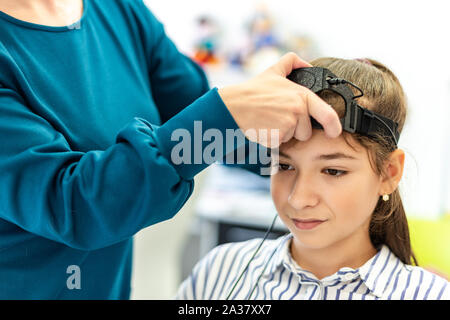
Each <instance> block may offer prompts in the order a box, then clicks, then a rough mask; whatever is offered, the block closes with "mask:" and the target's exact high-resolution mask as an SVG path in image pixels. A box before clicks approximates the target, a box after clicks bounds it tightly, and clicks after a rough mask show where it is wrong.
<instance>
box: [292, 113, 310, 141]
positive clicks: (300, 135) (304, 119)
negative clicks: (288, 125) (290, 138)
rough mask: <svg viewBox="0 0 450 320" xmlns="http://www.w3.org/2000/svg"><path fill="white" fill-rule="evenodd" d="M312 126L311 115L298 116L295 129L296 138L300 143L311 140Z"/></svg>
mask: <svg viewBox="0 0 450 320" xmlns="http://www.w3.org/2000/svg"><path fill="white" fill-rule="evenodd" d="M311 135H312V126H311V120H310V118H309V114H308V113H306V114H301V115H299V116H298V122H297V127H296V128H295V133H294V137H295V138H296V139H297V140H300V141H306V140H308V139H309V138H311Z"/></svg>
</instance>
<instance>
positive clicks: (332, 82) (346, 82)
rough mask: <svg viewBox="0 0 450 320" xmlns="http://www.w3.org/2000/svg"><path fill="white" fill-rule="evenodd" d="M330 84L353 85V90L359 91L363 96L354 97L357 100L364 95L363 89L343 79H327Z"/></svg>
mask: <svg viewBox="0 0 450 320" xmlns="http://www.w3.org/2000/svg"><path fill="white" fill-rule="evenodd" d="M327 81H328V83H329V84H349V85H351V86H352V87H353V88H355V89H356V90H358V91H359V92H360V93H361V94H360V95H359V96H354V97H353V99H357V98H361V97H362V96H363V95H364V92H363V91H362V89H361V88H360V87H358V86H357V85H356V84H354V83H352V82H350V81H348V80H345V79H342V78H330V79H327Z"/></svg>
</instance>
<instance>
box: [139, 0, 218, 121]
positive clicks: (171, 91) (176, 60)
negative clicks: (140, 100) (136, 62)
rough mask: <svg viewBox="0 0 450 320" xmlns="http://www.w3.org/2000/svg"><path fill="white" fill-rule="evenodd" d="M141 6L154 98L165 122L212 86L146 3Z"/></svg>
mask: <svg viewBox="0 0 450 320" xmlns="http://www.w3.org/2000/svg"><path fill="white" fill-rule="evenodd" d="M138 3H139V4H140V5H141V8H140V10H139V11H140V12H139V14H140V16H141V19H140V20H141V26H142V29H143V31H142V34H143V38H144V39H143V42H144V46H145V51H146V55H147V59H148V68H149V77H150V83H151V89H152V95H153V99H154V101H155V103H156V105H157V107H158V110H159V113H160V116H161V121H162V122H163V123H164V122H166V121H167V120H168V119H170V118H172V117H173V116H174V115H175V114H177V113H178V112H180V111H181V110H182V109H184V108H185V107H186V106H188V105H189V104H190V103H192V102H193V101H194V100H196V99H197V98H198V97H199V96H201V95H203V94H204V93H205V92H207V91H208V90H209V89H210V86H209V83H208V79H207V77H206V75H205V72H204V71H203V69H202V68H201V67H200V66H199V65H198V64H196V63H195V62H194V61H192V60H191V59H190V58H189V57H187V56H186V55H185V54H183V53H181V52H180V51H179V50H178V48H177V47H176V45H175V44H174V43H173V41H172V40H171V39H170V38H169V37H168V36H167V34H166V32H165V28H164V25H163V24H162V23H161V22H160V21H159V20H158V19H157V18H156V17H155V16H154V15H153V13H152V12H151V11H150V10H149V9H148V8H147V7H146V5H145V4H144V2H143V1H142V0H139V1H138Z"/></svg>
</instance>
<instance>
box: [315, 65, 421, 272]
mask: <svg viewBox="0 0 450 320" xmlns="http://www.w3.org/2000/svg"><path fill="white" fill-rule="evenodd" d="M311 64H312V65H313V66H316V67H323V68H327V69H329V70H330V71H331V72H333V73H334V74H335V75H336V76H338V77H341V78H344V79H346V80H348V81H350V82H352V83H354V84H355V85H357V86H358V87H360V88H361V89H362V91H363V92H364V96H363V97H361V98H358V99H357V102H358V104H359V105H361V106H363V107H365V108H367V109H370V110H372V111H374V112H377V113H379V114H381V115H383V116H385V117H387V118H389V119H392V120H394V121H395V122H397V123H398V124H399V126H398V130H399V132H400V133H401V131H402V129H403V125H404V123H405V119H406V114H407V101H406V97H405V94H404V92H403V88H402V86H401V84H400V82H399V80H398V79H397V77H396V76H395V75H394V74H393V73H392V71H391V70H389V69H388V68H387V67H386V66H384V65H383V64H381V63H380V62H378V61H375V60H372V59H355V60H346V59H337V58H319V59H316V60H314V61H312V62H311ZM352 90H353V88H352ZM356 93H358V92H356V91H355V95H356ZM319 96H321V98H322V99H324V100H326V101H327V102H328V103H329V104H331V105H332V106H333V108H334V109H335V110H336V112H337V113H338V115H339V116H340V117H342V116H343V114H344V112H345V106H344V103H343V101H342V98H340V97H339V96H338V95H337V94H335V93H333V92H326V91H324V92H322V93H321V94H319ZM343 137H344V139H345V140H346V142H347V143H348V144H349V145H350V146H351V144H350V143H349V140H353V141H356V142H358V143H359V144H360V145H361V146H363V147H364V148H365V149H366V150H367V152H368V155H369V160H370V162H371V166H372V168H373V169H374V172H375V173H376V174H379V175H380V176H383V177H386V174H385V172H384V167H385V164H386V161H387V160H388V158H389V156H390V154H391V152H392V146H391V145H390V143H389V142H388V141H387V140H386V138H385V137H383V136H377V137H376V138H368V137H366V136H362V135H359V134H350V133H348V132H345V131H344V133H343ZM352 138H353V139H352ZM369 235H370V239H371V241H372V244H373V245H374V246H375V247H379V246H380V245H382V244H385V245H387V246H388V247H389V248H390V249H391V251H392V252H393V253H394V254H395V255H396V256H397V257H398V258H399V259H400V260H401V261H402V262H403V263H406V264H411V263H414V264H415V265H418V263H417V260H416V258H415V256H414V253H413V252H412V249H411V242H410V237H409V228H408V221H407V219H406V213H405V209H404V207H403V203H402V199H401V197H400V192H399V190H398V188H397V189H396V190H395V191H394V192H393V193H392V194H391V195H390V199H389V200H388V201H383V200H382V199H381V196H380V198H379V199H378V203H377V205H376V207H375V210H374V212H373V214H372V218H371V221H370V226H369Z"/></svg>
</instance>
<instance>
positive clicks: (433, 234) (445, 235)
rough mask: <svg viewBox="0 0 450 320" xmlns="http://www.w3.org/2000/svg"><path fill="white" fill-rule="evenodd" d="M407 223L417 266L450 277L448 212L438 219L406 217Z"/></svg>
mask: <svg viewBox="0 0 450 320" xmlns="http://www.w3.org/2000/svg"><path fill="white" fill-rule="evenodd" d="M408 223H409V230H410V236H411V246H412V249H413V251H414V254H415V255H416V258H417V260H418V263H419V266H420V267H423V268H428V269H431V270H430V271H437V272H440V273H442V275H444V276H446V277H447V278H450V245H449V244H450V214H446V215H445V216H444V217H443V218H441V219H438V220H427V219H411V218H408Z"/></svg>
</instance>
